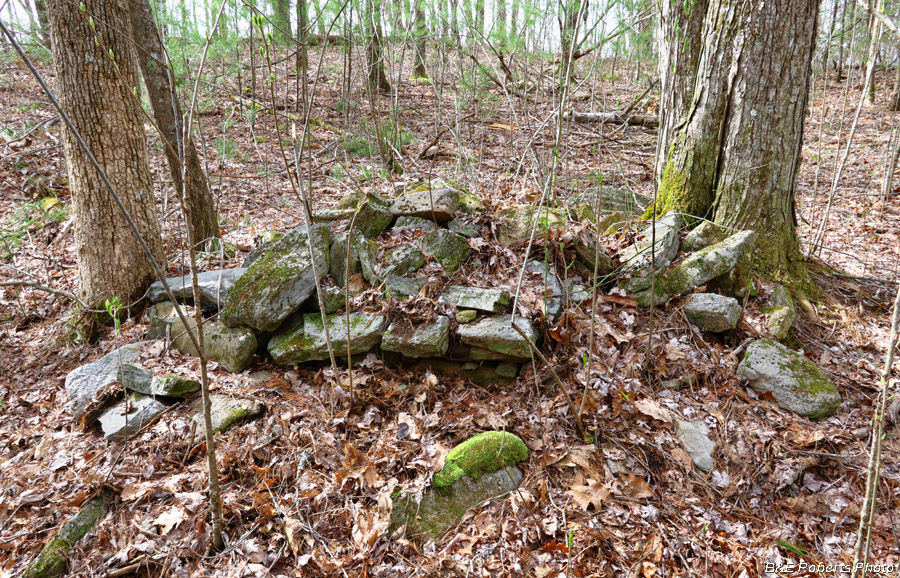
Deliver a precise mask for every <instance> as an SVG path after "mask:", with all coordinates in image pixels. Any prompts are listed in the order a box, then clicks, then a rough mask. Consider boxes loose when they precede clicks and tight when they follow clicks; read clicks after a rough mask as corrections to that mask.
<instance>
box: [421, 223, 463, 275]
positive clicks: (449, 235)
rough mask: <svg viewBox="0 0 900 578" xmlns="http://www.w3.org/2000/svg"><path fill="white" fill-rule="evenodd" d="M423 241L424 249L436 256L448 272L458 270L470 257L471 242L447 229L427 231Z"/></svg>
mask: <svg viewBox="0 0 900 578" xmlns="http://www.w3.org/2000/svg"><path fill="white" fill-rule="evenodd" d="M421 243H422V250H423V251H424V252H425V253H427V254H428V255H431V256H432V257H434V260H435V261H437V262H438V263H440V264H441V266H442V267H443V268H444V270H445V271H448V272H451V271H456V270H457V269H459V267H460V265H462V264H463V263H465V262H466V259H468V258H469V243H468V242H467V241H466V240H465V238H463V237H461V236H460V235H457V234H456V233H453V232H451V231H448V230H447V229H438V230H436V231H432V232H430V233H427V234H426V235H425V236H424V237H422V241H421Z"/></svg>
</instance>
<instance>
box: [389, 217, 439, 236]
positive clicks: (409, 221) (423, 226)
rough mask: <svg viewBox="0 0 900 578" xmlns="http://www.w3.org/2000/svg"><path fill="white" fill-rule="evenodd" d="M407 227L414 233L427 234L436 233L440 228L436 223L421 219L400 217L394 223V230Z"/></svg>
mask: <svg viewBox="0 0 900 578" xmlns="http://www.w3.org/2000/svg"><path fill="white" fill-rule="evenodd" d="M401 227H405V228H407V229H410V230H413V231H425V232H426V233H428V232H430V231H434V230H435V229H437V228H438V226H437V225H436V224H435V222H434V221H429V220H428V219H423V218H421V217H400V218H398V219H397V221H396V222H395V223H394V228H395V229H397V228H401Z"/></svg>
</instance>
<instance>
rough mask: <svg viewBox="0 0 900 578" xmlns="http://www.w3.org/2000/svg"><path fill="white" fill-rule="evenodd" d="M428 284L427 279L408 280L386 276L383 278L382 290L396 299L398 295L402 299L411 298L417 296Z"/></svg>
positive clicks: (395, 276)
mask: <svg viewBox="0 0 900 578" xmlns="http://www.w3.org/2000/svg"><path fill="white" fill-rule="evenodd" d="M427 283H428V279H421V278H408V277H401V276H399V275H388V276H386V277H385V278H384V288H385V290H386V291H387V292H388V293H390V294H391V296H392V297H394V298H396V297H397V296H398V295H399V296H402V297H412V296H413V295H418V294H419V292H420V291H422V287H424V286H425V285H426V284H427Z"/></svg>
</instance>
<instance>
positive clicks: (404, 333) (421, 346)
mask: <svg viewBox="0 0 900 578" xmlns="http://www.w3.org/2000/svg"><path fill="white" fill-rule="evenodd" d="M449 346H450V318H449V317H445V316H443V315H441V316H439V317H438V318H437V319H436V320H435V321H434V322H432V323H419V324H415V325H413V324H411V323H409V322H407V321H405V320H399V321H394V322H393V323H391V324H390V326H389V327H388V328H387V331H386V332H385V334H384V339H383V340H382V341H381V348H382V349H383V350H385V351H395V352H397V353H402V354H403V355H404V356H405V357H440V356H442V355H444V354H445V353H447V348H448V347H449Z"/></svg>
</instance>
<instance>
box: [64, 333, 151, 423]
mask: <svg viewBox="0 0 900 578" xmlns="http://www.w3.org/2000/svg"><path fill="white" fill-rule="evenodd" d="M140 352H141V346H140V345H139V344H131V345H123V346H122V347H120V348H118V349H116V350H115V351H111V352H110V353H107V354H106V355H104V356H103V357H101V358H100V359H98V360H97V361H94V362H93V363H88V364H86V365H82V366H81V367H79V368H77V369H74V370H72V371H71V372H69V374H68V375H67V376H66V394H67V395H68V396H69V409H70V410H71V411H72V414H73V415H74V416H75V417H76V418H79V417H81V416H82V415H84V412H85V411H86V410H87V409H88V406H89V405H90V403H91V399H93V397H94V394H96V393H97V392H98V391H100V389H101V388H103V387H104V386H106V385H109V384H110V383H113V382H116V381H118V379H119V367H121V365H122V364H123V363H131V362H134V361H138V360H139V359H140Z"/></svg>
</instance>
